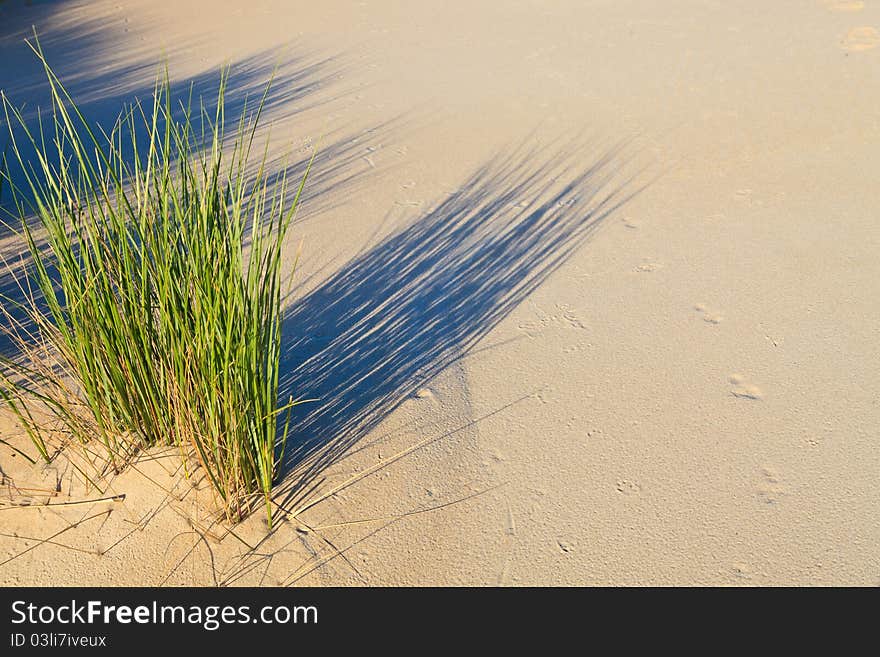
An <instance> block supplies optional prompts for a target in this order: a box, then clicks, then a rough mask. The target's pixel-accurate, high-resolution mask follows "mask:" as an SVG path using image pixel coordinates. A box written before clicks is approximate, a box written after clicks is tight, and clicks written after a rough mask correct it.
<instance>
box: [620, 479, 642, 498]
mask: <svg viewBox="0 0 880 657" xmlns="http://www.w3.org/2000/svg"><path fill="white" fill-rule="evenodd" d="M615 488H616V489H617V492H618V493H620V494H621V495H626V496H627V497H633V496H635V495H638V494H639V493H641V492H642V487H641V486H640V485H639V484H637V483H636V482H634V481H630V480H629V479H620V480H618V482H617V486H615Z"/></svg>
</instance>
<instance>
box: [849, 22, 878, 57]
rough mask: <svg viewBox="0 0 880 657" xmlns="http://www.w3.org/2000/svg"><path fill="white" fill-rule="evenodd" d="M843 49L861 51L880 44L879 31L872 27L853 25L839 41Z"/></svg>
mask: <svg viewBox="0 0 880 657" xmlns="http://www.w3.org/2000/svg"><path fill="white" fill-rule="evenodd" d="M840 45H841V47H842V48H843V49H844V50H849V51H850V52H861V51H863V50H871V49H872V48H876V47H877V46H880V32H877V30H876V29H875V28H873V27H854V28H853V29H851V30H850V31H849V32H847V34H846V36H845V37H844V38H843V41H841V42H840Z"/></svg>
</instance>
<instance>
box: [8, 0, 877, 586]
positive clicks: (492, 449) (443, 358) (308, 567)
mask: <svg viewBox="0 0 880 657" xmlns="http://www.w3.org/2000/svg"><path fill="white" fill-rule="evenodd" d="M31 25H35V26H36V28H37V30H38V32H39V34H40V35H41V40H42V43H43V45H44V48H45V51H46V54H47V56H48V58H49V60H50V61H51V62H54V63H55V65H56V67H57V69H58V73H59V74H60V76H61V77H62V79H65V80H67V81H69V83H70V86H71V89H72V91H73V92H74V95H75V96H76V97H77V98H80V99H81V100H82V101H83V104H84V107H85V108H86V110H87V111H88V112H89V114H90V116H92V117H93V118H94V119H95V120H97V121H107V120H109V119H111V118H112V116H113V115H114V114H115V112H117V111H118V110H119V108H120V107H121V105H122V103H123V102H126V101H130V100H131V99H132V98H134V97H142V98H146V97H148V96H149V93H150V91H151V89H152V83H153V79H154V75H155V73H156V70H157V65H159V64H161V63H162V62H167V64H168V68H169V71H170V74H171V77H172V82H173V83H174V85H175V89H179V90H181V91H183V90H186V89H188V87H189V84H190V83H191V82H192V83H194V84H195V87H196V89H197V90H199V91H203V92H205V93H210V91H211V89H212V86H213V85H214V84H215V83H216V79H217V70H218V68H219V67H220V66H221V65H222V64H229V65H231V67H232V80H233V85H232V86H233V88H234V89H238V93H239V95H238V97H237V99H234V100H235V101H236V102H238V101H241V100H243V97H244V93H245V92H246V91H250V92H251V93H253V92H254V90H255V89H258V88H259V85H260V84H261V83H262V82H264V80H265V79H266V77H267V76H268V75H269V74H270V72H271V71H272V69H273V67H275V66H276V65H277V66H278V72H277V83H276V86H275V92H274V93H273V95H272V96H271V102H270V103H269V106H268V111H267V120H268V122H267V124H266V126H265V127H266V129H267V130H268V129H269V126H270V124H271V135H272V142H271V144H272V156H273V157H277V158H280V157H281V156H283V155H285V154H289V155H290V154H292V157H291V158H290V159H291V160H292V162H293V163H294V164H293V166H294V167H300V169H299V170H301V167H302V166H303V163H304V161H305V160H306V158H307V157H308V155H309V154H310V153H311V151H312V148H313V147H314V146H315V145H316V144H318V145H319V147H320V151H319V156H318V159H317V161H316V165H315V175H314V177H313V179H312V180H311V181H310V186H309V191H308V197H307V199H306V203H305V205H304V207H303V211H302V213H301V214H300V216H299V217H298V219H297V223H296V224H295V226H294V228H293V230H292V236H291V240H292V241H291V243H292V245H293V246H292V249H293V247H295V244H294V242H296V243H298V242H299V240H300V239H304V247H303V257H302V259H301V261H300V263H299V267H300V268H299V271H298V274H297V279H296V280H297V281H298V284H297V287H296V288H295V290H294V295H293V296H292V298H291V299H290V300H289V302H288V303H289V310H288V314H287V317H288V321H287V322H286V324H285V332H286V341H285V345H286V346H285V349H286V352H285V364H286V366H285V379H284V382H283V385H284V386H285V389H286V390H289V391H290V392H292V393H294V394H296V395H299V396H302V397H317V398H319V399H320V401H319V402H316V403H314V404H312V405H310V406H308V407H305V406H304V407H303V410H302V412H301V413H300V415H299V417H298V418H296V420H297V424H296V428H295V437H294V438H295V440H294V443H293V449H292V450H291V452H290V454H289V458H288V461H287V463H286V466H285V477H284V479H283V481H282V482H281V483H280V485H279V489H278V496H277V502H278V504H279V505H280V507H281V508H282V509H283V510H284V511H285V512H286V515H285V522H283V523H281V526H280V527H279V528H278V529H277V530H275V531H274V532H273V533H271V534H269V535H267V533H266V530H265V524H264V522H263V519H262V518H261V517H259V515H258V514H256V515H255V516H253V517H251V518H249V519H248V520H246V521H245V522H244V523H242V524H240V525H238V526H236V527H235V528H233V529H231V530H230V529H229V528H227V527H225V526H224V525H222V524H220V523H217V522H216V521H215V520H213V519H212V516H210V514H209V508H210V494H209V492H208V490H207V488H206V487H205V485H204V482H202V483H196V484H194V485H193V484H192V483H190V482H186V481H184V480H183V479H182V478H181V477H180V472H179V463H178V462H177V461H176V457H175V455H174V454H168V453H160V452H157V453H156V454H152V455H149V456H148V457H145V458H144V459H142V461H141V462H140V463H139V464H138V465H137V466H136V467H135V468H133V469H130V470H127V471H125V472H123V473H121V474H119V475H118V476H116V477H114V478H113V479H112V481H110V482H109V489H108V491H107V492H106V493H105V494H104V495H100V494H99V493H97V492H96V491H94V490H91V491H88V490H86V489H85V488H84V487H83V486H82V484H79V483H76V482H74V480H73V478H72V477H71V472H70V467H69V466H68V465H65V463H66V461H65V458H64V456H61V457H60V458H59V459H58V460H57V462H56V463H55V464H53V465H52V466H49V467H47V468H32V467H30V466H28V464H27V463H26V462H24V460H23V459H22V458H21V457H20V456H13V453H12V452H11V451H10V450H9V449H8V448H5V447H3V446H0V469H2V477H3V487H2V491H3V496H2V498H0V583H2V584H6V585H13V584H14V585H18V584H38V585H63V584H83V585H88V584H100V585H105V584H143V585H159V584H205V585H212V584H266V585H278V584H285V585H287V584H298V585H326V584H354V585H358V584H367V585H394V584H403V585H416V584H440V585H459V584H462V585H497V584H501V585H526V584H538V585H545V584H546V585H569V584H603V585H605V584H613V585H646V584H660V585H668V584H677V585H687V584H699V585H702V584H716V585H717V584H722V585H723V584H729V585H775V584H794V585H831V584H855V585H875V584H877V583H878V580H880V551H878V549H877V546H878V544H880V522H878V518H880V480H878V473H880V445H878V441H877V438H878V436H877V429H878V427H880V405H878V399H880V378H878V372H880V351H878V348H877V344H878V338H880V333H878V326H880V302H878V299H880V289H878V287H880V283H878V281H880V259H878V257H877V249H878V247H880V223H878V218H880V217H878V209H880V186H878V184H877V179H878V174H880V150H878V148H877V144H878V139H880V123H878V119H877V116H878V115H877V107H878V104H880V91H878V88H877V86H876V84H873V82H874V81H876V80H877V79H878V74H880V36H878V29H880V1H873V0H865V1H864V2H842V1H831V0H827V1H820V0H814V1H808V2H803V1H798V2H795V1H779V2H773V3H765V2H742V3H731V2H720V1H719V2H714V1H711V0H703V1H698V0H688V1H685V0H670V1H669V2H664V3H654V2H637V1H634V2H611V1H607V0H595V1H591V2H583V1H574V0H559V1H554V2H547V1H537V0H512V1H509V2H503V3H502V2H478V3H474V2H411V3H401V2H394V1H390V0H368V1H365V2H340V1H338V0H326V1H325V2H322V3H320V4H312V5H308V6H306V5H302V4H301V3H289V2H282V1H280V0H255V1H254V2H251V3H240V2H231V1H229V0H192V1H190V2H183V3H181V2H174V3H172V2H155V1H149V2H148V1H147V0H112V1H105V0H95V1H93V2H82V1H76V0H69V1H63V0H58V1H55V2H34V3H24V2H19V1H17V0H7V1H6V2H4V3H0V51H2V53H3V59H4V66H3V67H2V70H0V88H2V89H3V90H4V92H5V93H6V94H7V95H8V96H9V97H10V98H12V99H13V100H14V101H15V102H16V103H18V104H26V110H27V111H32V110H35V108H36V106H37V105H39V104H41V103H43V104H44V103H45V102H46V89H45V86H44V85H43V84H42V79H41V74H40V69H39V67H38V65H37V62H36V60H34V58H33V57H32V55H31V54H30V52H29V51H28V49H27V47H26V46H25V45H24V43H23V38H24V37H25V36H27V35H28V33H29V31H30V26H31ZM264 134H265V133H264ZM0 248H2V249H3V250H4V253H10V252H13V251H14V250H15V248H16V246H15V243H14V240H12V239H11V238H9V236H8V235H5V236H3V241H2V243H0ZM291 252H292V251H291ZM2 347H3V345H0V348H2ZM0 432H2V435H3V436H4V438H5V439H8V440H11V441H13V442H14V443H15V444H19V443H20V444H21V446H23V447H24V446H25V445H26V443H25V442H24V441H23V439H22V437H21V436H17V435H16V431H15V427H14V426H13V423H12V422H11V420H10V419H8V418H4V419H0ZM16 441H18V442H16ZM56 489H58V490H60V493H57V494H54V495H53V494H52V492H51V491H55V490H56ZM107 495H124V499H122V500H115V501H113V500H105V501H101V502H97V503H94V504H76V505H65V506H44V504H45V503H46V502H49V503H52V504H57V503H61V502H73V501H77V502H81V501H83V500H88V499H92V498H95V497H105V496H107ZM25 502H30V503H33V505H32V506H30V507H26V508H25V507H22V506H11V505H12V504H13V503H14V504H22V503H25ZM282 515H284V514H282ZM46 539H48V540H46Z"/></svg>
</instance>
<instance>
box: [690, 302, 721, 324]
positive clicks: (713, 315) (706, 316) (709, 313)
mask: <svg viewBox="0 0 880 657" xmlns="http://www.w3.org/2000/svg"><path fill="white" fill-rule="evenodd" d="M694 310H696V311H697V312H699V313H703V321H704V322H706V323H707V324H720V323H721V322H722V320H723V319H724V317H722V316H721V313H718V312H715V311H714V310H710V309H709V308H707V307H706V306H705V304H702V303H698V304H697V305H695V306H694Z"/></svg>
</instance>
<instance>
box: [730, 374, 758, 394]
mask: <svg viewBox="0 0 880 657" xmlns="http://www.w3.org/2000/svg"><path fill="white" fill-rule="evenodd" d="M728 381H730V383H731V385H732V386H733V389H732V390H731V391H730V392H731V394H733V396H734V397H739V398H740V399H754V400H760V399H763V398H764V393H763V392H762V391H761V389H760V388H759V387H758V386H756V385H753V384H751V383H748V382H746V379H745V377H744V376H742V375H741V374H731V375H730V378H729V379H728Z"/></svg>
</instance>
